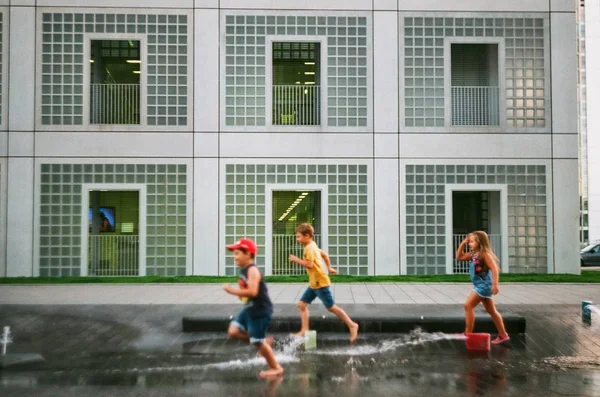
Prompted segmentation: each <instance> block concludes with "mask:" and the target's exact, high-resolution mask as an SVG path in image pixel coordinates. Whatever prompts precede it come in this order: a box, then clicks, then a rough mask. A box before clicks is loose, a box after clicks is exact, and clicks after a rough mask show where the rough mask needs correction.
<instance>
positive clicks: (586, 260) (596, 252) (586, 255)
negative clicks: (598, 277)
mask: <svg viewBox="0 0 600 397" xmlns="http://www.w3.org/2000/svg"><path fill="white" fill-rule="evenodd" d="M579 256H580V258H581V266H600V243H597V244H591V245H588V246H587V247H585V248H584V249H582V250H581V252H580V253H579Z"/></svg>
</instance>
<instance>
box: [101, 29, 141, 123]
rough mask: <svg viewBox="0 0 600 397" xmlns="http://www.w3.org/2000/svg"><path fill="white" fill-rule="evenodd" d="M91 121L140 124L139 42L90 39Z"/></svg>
mask: <svg viewBox="0 0 600 397" xmlns="http://www.w3.org/2000/svg"><path fill="white" fill-rule="evenodd" d="M89 62H90V71H91V73H90V77H91V80H90V81H91V84H90V124H140V101H141V98H140V81H141V79H140V77H141V63H142V61H141V58H140V42H139V41H136V40H92V41H91V52H90V60H89Z"/></svg>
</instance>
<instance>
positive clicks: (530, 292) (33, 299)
mask: <svg viewBox="0 0 600 397" xmlns="http://www.w3.org/2000/svg"><path fill="white" fill-rule="evenodd" d="M305 288H306V284H300V283H294V284H280V283H272V284H269V291H270V295H271V297H272V299H273V300H274V303H275V304H290V303H295V302H296V301H297V300H298V299H299V298H300V296H301V295H302V292H303V291H304V289H305ZM470 290H471V285H470V284H467V283H454V284H452V283H373V284H365V283H350V284H342V283H340V284H333V293H334V296H335V299H336V301H337V303H340V304H402V305H406V304H420V305H424V304H425V305H455V304H462V303H463V302H464V300H465V298H466V297H467V295H468V294H469V291H470ZM582 300H591V301H593V302H600V285H591V284H513V283H507V284H501V285H500V294H499V295H498V296H497V297H496V302H497V303H498V304H501V305H523V304H525V305H564V304H568V305H576V304H579V303H580V302H581V301H582ZM237 302H238V301H237V299H236V298H235V297H233V296H231V295H228V294H226V293H225V292H224V291H223V289H222V286H221V285H219V284H77V285H0V305H1V304H3V305H7V304H10V305H94V304H96V305H129V304H136V305H161V304H162V305H165V304H182V305H183V304H200V305H202V304H232V303H237Z"/></svg>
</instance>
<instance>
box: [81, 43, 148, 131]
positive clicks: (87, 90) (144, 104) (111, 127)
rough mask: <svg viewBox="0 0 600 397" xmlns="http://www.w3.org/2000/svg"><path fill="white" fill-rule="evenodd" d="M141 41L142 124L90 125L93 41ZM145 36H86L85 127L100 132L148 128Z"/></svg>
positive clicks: (84, 78)
mask: <svg viewBox="0 0 600 397" xmlns="http://www.w3.org/2000/svg"><path fill="white" fill-rule="evenodd" d="M98 40H107V41H127V40H132V41H139V42H140V61H141V63H140V123H139V124H90V113H91V108H90V106H91V100H90V84H91V64H90V62H89V59H90V57H91V52H92V48H91V46H92V41H98ZM147 48H148V46H147V39H146V35H145V34H133V33H132V34H125V33H94V34H91V33H88V34H85V36H84V49H83V60H84V66H83V127H84V128H86V129H88V130H99V131H123V130H128V129H139V128H144V129H145V128H147V124H148V117H147V116H148V115H147V109H148V84H147V81H148V80H147V78H148V51H147Z"/></svg>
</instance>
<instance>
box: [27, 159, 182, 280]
mask: <svg viewBox="0 0 600 397" xmlns="http://www.w3.org/2000/svg"><path fill="white" fill-rule="evenodd" d="M40 178H41V179H40V189H41V194H40V222H39V225H40V276H50V277H61V276H79V275H80V271H81V241H82V238H84V237H87V236H81V221H82V219H81V212H82V208H81V203H82V197H81V194H82V184H83V183H94V184H100V183H111V184H113V183H117V184H118V183H141V184H146V189H147V198H146V199H147V209H146V210H147V217H146V227H147V229H146V237H147V248H146V273H147V274H148V275H169V276H176V275H178V276H179V275H185V272H186V259H187V258H186V247H187V221H186V219H187V165H185V164H42V165H41V175H40ZM84 201H85V202H86V203H87V200H84Z"/></svg>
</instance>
